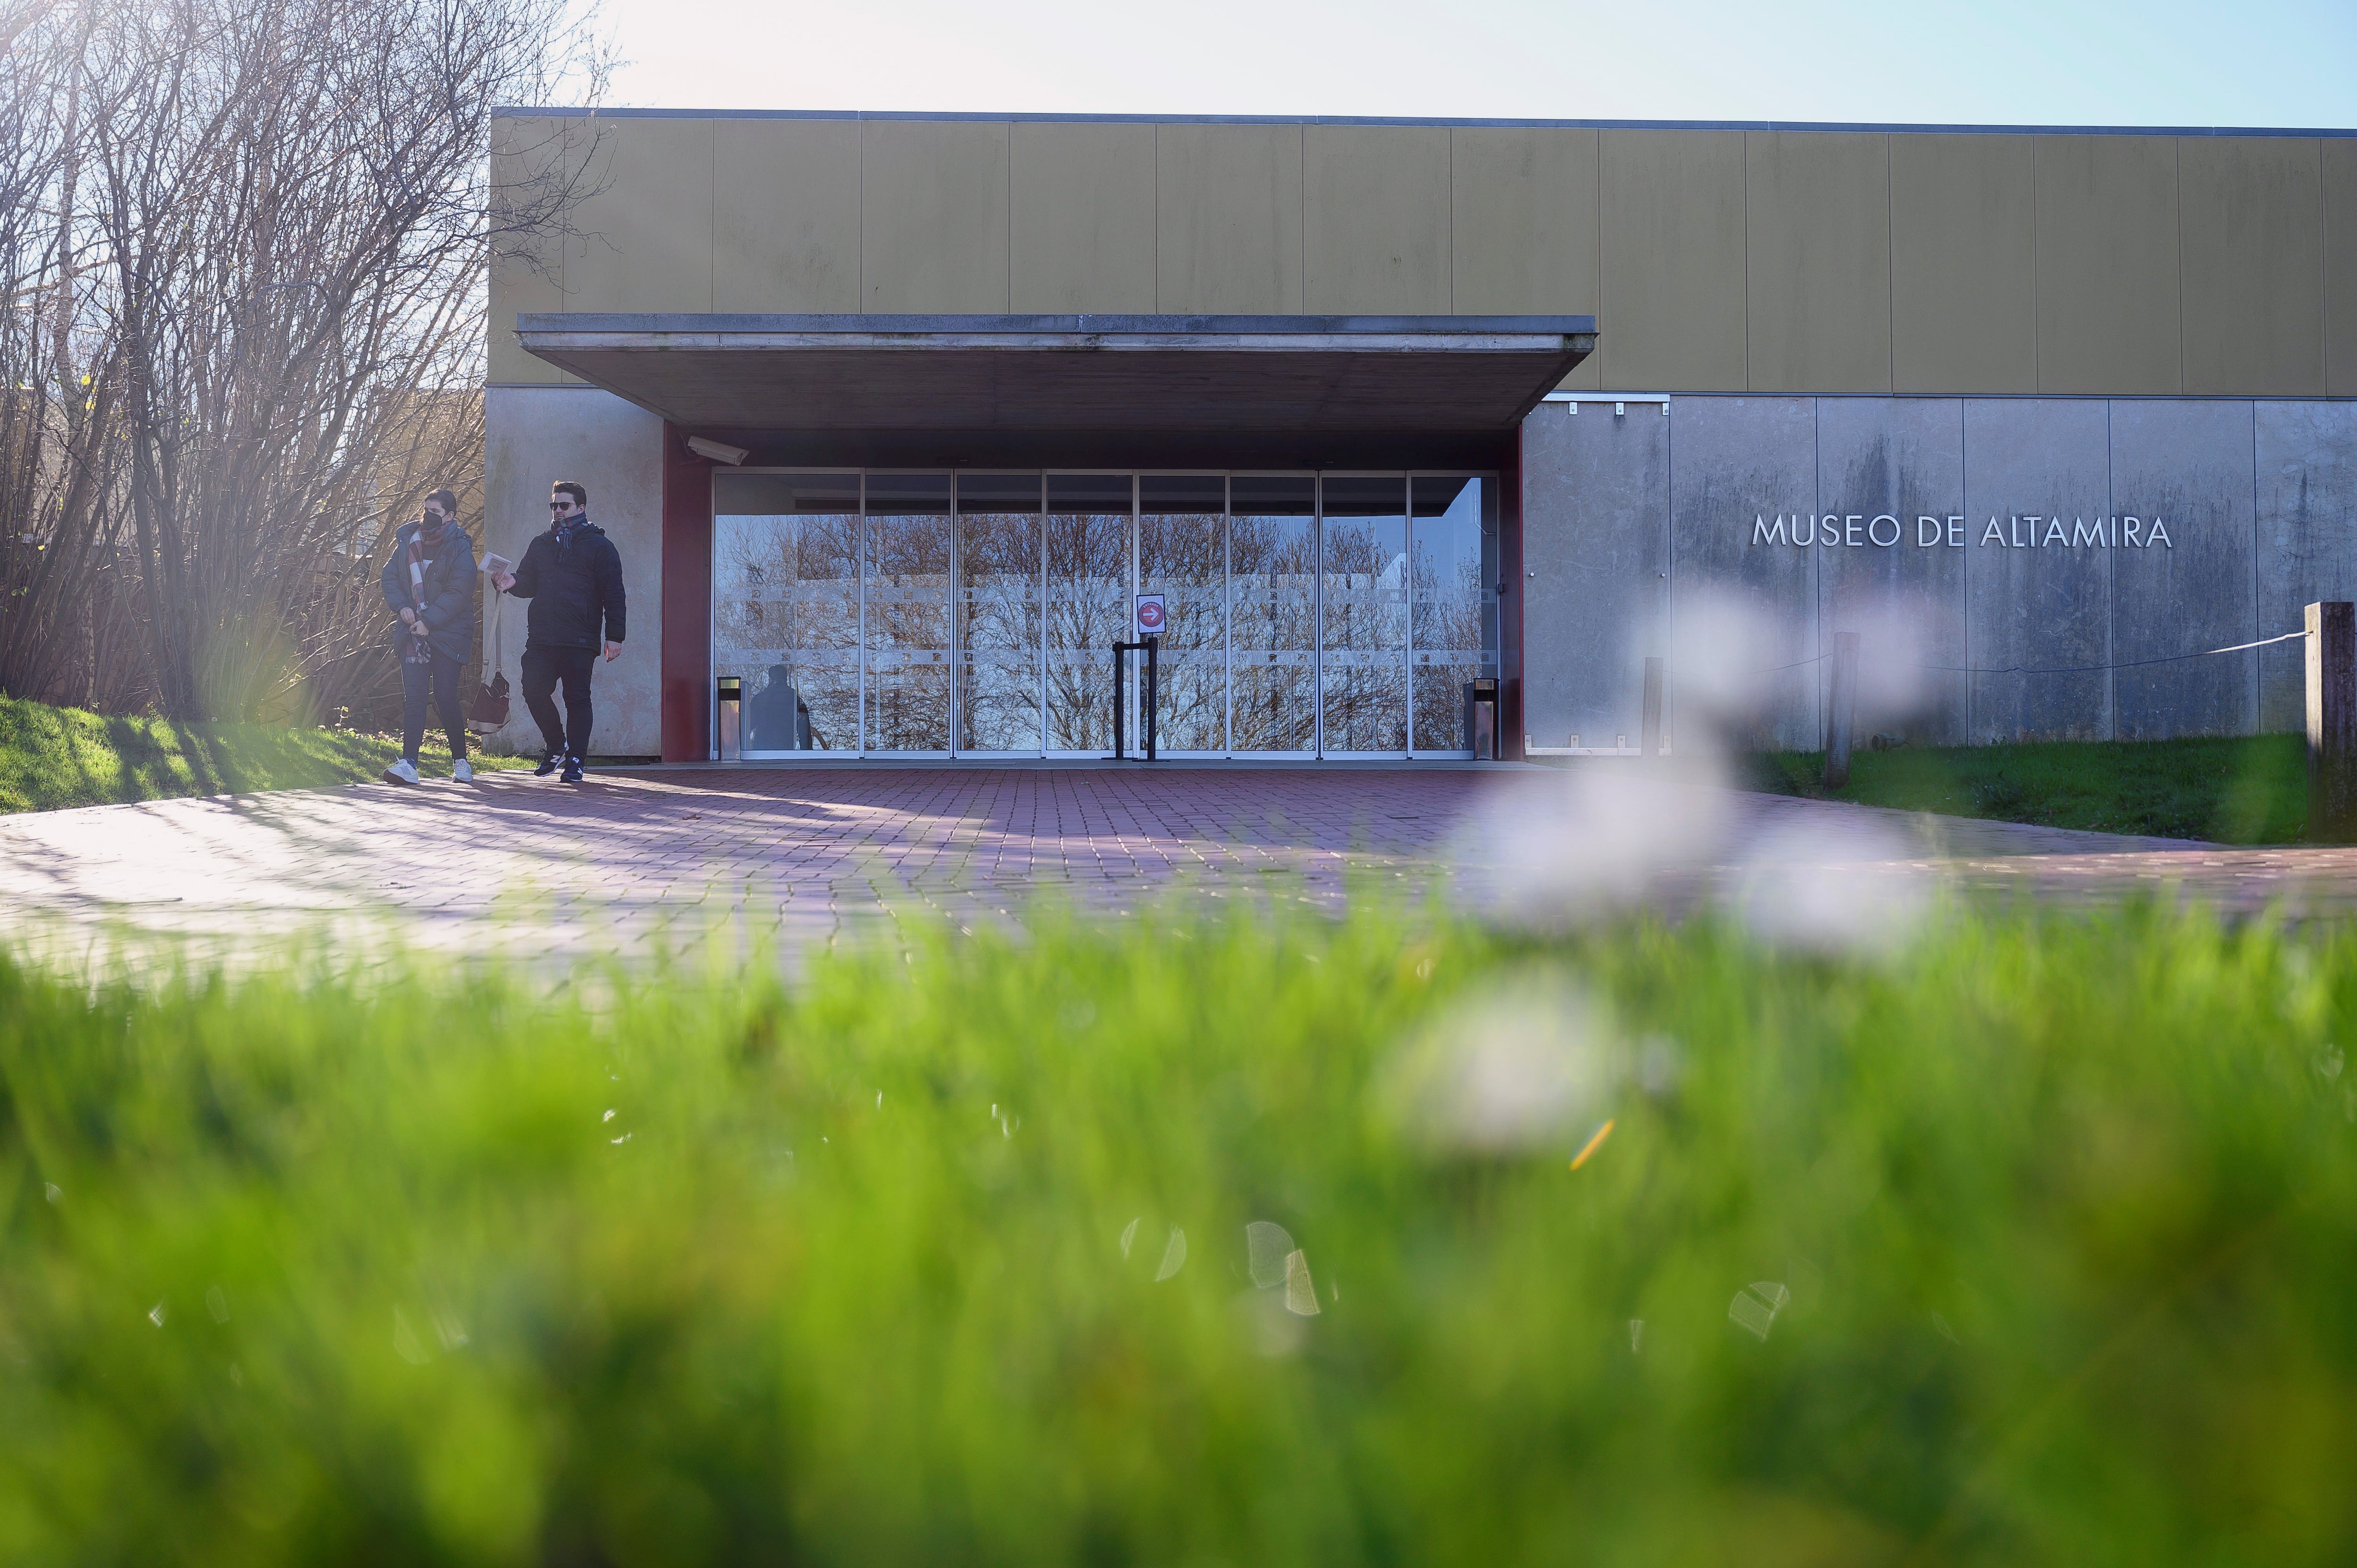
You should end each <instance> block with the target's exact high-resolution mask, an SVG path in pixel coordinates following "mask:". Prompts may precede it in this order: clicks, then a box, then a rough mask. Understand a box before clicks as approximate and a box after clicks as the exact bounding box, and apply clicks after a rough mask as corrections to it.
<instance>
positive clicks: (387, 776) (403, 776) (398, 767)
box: [384, 757, 417, 784]
mask: <svg viewBox="0 0 2357 1568" xmlns="http://www.w3.org/2000/svg"><path fill="white" fill-rule="evenodd" d="M384 781H385V782H386V783H388V784H414V783H416V782H417V764H415V763H414V762H412V761H410V760H409V758H407V757H394V758H393V761H392V763H391V764H390V765H389V766H388V767H387V768H385V770H384Z"/></svg>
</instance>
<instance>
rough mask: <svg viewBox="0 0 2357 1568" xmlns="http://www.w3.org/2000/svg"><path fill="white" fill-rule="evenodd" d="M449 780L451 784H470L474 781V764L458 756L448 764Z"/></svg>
mask: <svg viewBox="0 0 2357 1568" xmlns="http://www.w3.org/2000/svg"><path fill="white" fill-rule="evenodd" d="M450 781H451V782H452V783H453V784H472V783H473V782H474V781H475V765H474V764H473V763H471V762H469V761H468V760H467V759H466V758H465V757H460V758H459V759H458V760H457V761H456V762H454V763H452V764H451V765H450Z"/></svg>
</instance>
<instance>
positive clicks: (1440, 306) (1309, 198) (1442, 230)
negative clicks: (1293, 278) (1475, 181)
mask: <svg viewBox="0 0 2357 1568" xmlns="http://www.w3.org/2000/svg"><path fill="white" fill-rule="evenodd" d="M1448 135H1449V132H1448V126H1446V125H1310V126H1308V127H1306V128H1305V129H1304V131H1303V133H1302V146H1301V152H1302V214H1301V230H1302V307H1303V308H1304V309H1306V310H1308V311H1309V312H1310V313H1311V314H1313V315H1318V316H1445V315H1447V314H1448V309H1449V303H1448V302H1449V279H1448V268H1449V235H1448V178H1449V175H1448Z"/></svg>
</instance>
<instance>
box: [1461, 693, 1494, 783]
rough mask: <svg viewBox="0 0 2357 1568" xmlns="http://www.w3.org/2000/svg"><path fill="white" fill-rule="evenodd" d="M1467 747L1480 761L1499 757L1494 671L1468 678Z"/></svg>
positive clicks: (1489, 760) (1492, 760) (1466, 700)
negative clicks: (1475, 678) (1490, 673)
mask: <svg viewBox="0 0 2357 1568" xmlns="http://www.w3.org/2000/svg"><path fill="white" fill-rule="evenodd" d="M1465 749H1466V750H1468V751H1469V752H1471V753H1472V754H1473V756H1474V757H1475V759H1476V760H1478V761H1481V762H1495V761H1496V760H1497V759H1498V680H1497V677H1496V676H1494V675H1484V676H1482V677H1481V678H1480V680H1478V681H1468V682H1465Z"/></svg>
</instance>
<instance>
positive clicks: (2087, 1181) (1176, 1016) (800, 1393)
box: [0, 911, 2357, 1568]
mask: <svg viewBox="0 0 2357 1568" xmlns="http://www.w3.org/2000/svg"><path fill="white" fill-rule="evenodd" d="M765 974H766V971H760V972H755V973H754V974H752V975H743V974H732V973H729V972H721V971H712V972H705V971H701V970H698V971H694V972H683V973H680V974H676V975H673V976H670V977H667V978H666V977H660V976H657V977H650V976H648V975H647V974H645V973H642V972H631V973H619V972H618V973H614V974H610V975H602V976H601V975H599V974H598V973H597V972H584V973H582V974H579V975H576V977H574V979H573V981H572V982H571V983H568V984H565V985H561V986H559V987H557V988H556V989H555V990H554V993H550V992H549V991H548V989H547V980H546V977H542V978H541V979H540V980H539V981H537V982H535V981H533V980H530V979H528V978H526V977H523V976H516V975H502V974H500V973H499V972H483V971H481V970H479V969H461V968H457V967H454V966H453V965H452V964H451V963H450V962H449V961H447V960H446V959H433V960H419V961H415V962H414V963H411V964H407V965H404V963H402V962H401V961H398V960H395V961H392V962H391V964H390V968H389V971H388V969H386V968H384V967H379V968H376V969H372V970H371V972H370V975H369V978H368V979H367V980H366V981H365V982H361V981H355V980H350V979H346V978H340V977H339V975H338V974H337V973H335V972H332V971H331V970H327V969H322V968H320V967H318V966H317V965H313V966H302V965H296V966H294V967H291V968H290V969H289V970H288V971H287V972H286V973H285V974H284V975H280V976H272V975H266V974H265V975H258V976H253V977H249V978H244V979H240V980H233V981H225V980H220V979H207V978H197V979H191V980H188V981H186V982H184V983H171V984H163V983H148V984H147V985H145V986H144V987H143V988H141V989H140V990H137V991H133V990H128V989H117V988H108V987H104V986H102V987H99V988H97V989H95V990H93V988H92V987H91V985H90V984H89V983H87V982H86V981H85V982H76V983H62V982H60V983H53V982H50V981H47V980H43V979H40V978H37V977H35V976H33V975H30V974H28V973H27V972H22V971H19V970H16V969H10V968H7V967H5V966H0V1561H5V1562H9V1563H17V1562H23V1563H36V1562H38V1563H50V1562H72V1563H151V1562H162V1561H169V1562H174V1563H224V1564H229V1563H234V1564H241V1565H242V1564H255V1563H616V1564H620V1563H665V1564H671V1563H748V1562H793V1563H1025V1564H1035V1563H1236V1564H1243V1563H1333V1564H1356V1563H1369V1564H1376V1563H1383V1564H1407V1563H1415V1564H1423V1563H1469V1564H1476V1563H1478V1564H1484V1565H1489V1564H1503V1563H1513V1564H1521V1563H1631V1564H1648V1565H1651V1564H1667V1565H1681V1564H1695V1565H1709V1568H1725V1565H1727V1564H1731V1563H1741V1564H1765V1565H1768V1568H1803V1565H1807V1568H1823V1565H1829V1564H1830V1565H1841V1564H1869V1563H1890V1564H1898V1563H1921V1564H1946V1563H1972V1564H1991V1565H1998V1564H2002V1565H2005V1568H2019V1565H2022V1564H2044V1563H2053V1564H2072V1565H2078V1564H2085V1563H2102V1564H2123V1565H2126V1564H2135V1565H2138V1568H2144V1565H2151V1564H2176V1563H2186V1564H2229V1563H2267V1564H2271V1565H2283V1564H2310V1563H2314V1564H2324V1563H2347V1562H2350V1561H2352V1557H2357V1487H2351V1486H2350V1484H2349V1475H2350V1455H2351V1454H2352V1452H2357V1289H2352V1259H2357V1095H2352V1090H2351V1082H2352V1078H2351V1075H2350V1074H2349V1073H2348V1072H2347V1071H2346V1070H2345V1068H2344V1061H2345V1055H2344V1047H2345V1043H2348V1042H2352V1041H2357V938H2353V937H2352V933H2351V932H2350V931H2349V930H2347V929H2330V930H2310V931H2309V932H2307V933H2305V934H2303V935H2301V936H2299V937H2298V938H2291V937H2287V936H2285V935H2283V934H2280V933H2279V932H2278V931H2276V929H2272V928H2270V927H2268V926H2266V925H2264V924H2261V925H2256V926H2252V927H2248V928H2245V929H2241V930H2239V931H2236V932H2231V933H2229V932H2222V931H2220V930H2219V929H2216V928H2214V927H2212V926H2211V925H2209V924H2206V923H2204V922H2203V921H2201V919H2199V918H2177V917H2174V916H2164V915H2160V914H2157V913H2153V912H2151V911H2144V912H2131V913H2129V914H2126V915H2122V916H2116V917H2108V918H2100V919H2095V920H2092V921H2090V920H2085V919H2066V918H2038V917H2034V916H1998V915H1987V916H1971V915H1965V914H1952V915H1951V916H1949V917H1947V918H1946V921H1945V923H1943V924H1942V925H1940V926H1938V927H1937V928H1936V929H1933V930H1932V932H1931V933H1930V934H1929V935H1927V936H1925V937H1924V938H1923V939H1922V940H1919V941H1917V942H1916V943H1915V944H1914V945H1912V946H1911V947H1910V948H1908V949H1906V950H1903V951H1902V952H1900V954H1898V955H1897V956H1895V957H1891V958H1888V959H1886V960H1883V961H1879V962H1877V963H1866V962H1863V961H1860V962H1848V961H1827V960H1822V959H1813V960H1812V959H1800V958H1791V957H1779V956H1776V955H1774V954H1771V953H1769V952H1765V951H1762V950H1759V949H1757V948H1754V947H1752V946H1749V945H1747V944H1746V943H1745V942H1744V941H1743V940H1740V939H1738V938H1737V937H1735V936H1733V935H1731V934H1730V933H1729V932H1728V931H1727V930H1726V929H1722V928H1719V927H1717V926H1715V925H1713V924H1711V923H1709V922H1707V921H1696V922H1693V923H1689V924H1687V925H1685V926H1684V927H1682V928H1679V929H1663V928H1661V927H1658V926H1652V925H1638V926H1631V927H1627V928H1623V929H1616V930H1612V931H1609V932H1604V933H1600V934H1597V935H1592V936H1589V937H1587V938H1584V939H1581V940H1578V941H1577V942H1574V943H1572V944H1569V945H1559V946H1528V945H1522V944H1519V943H1517V942H1513V941H1509V940H1503V939H1500V938H1497V937H1493V936H1490V935H1486V934H1484V933H1482V932H1480V931H1478V930H1475V929H1469V928H1464V927H1459V926H1451V925H1449V924H1448V923H1446V922H1445V921H1442V922H1436V921H1435V920H1434V919H1433V918H1417V919H1415V920H1405V919H1393V918H1385V917H1383V916H1381V915H1372V914H1361V915H1360V916H1357V917H1355V918H1352V919H1351V920H1350V921H1348V922H1346V923H1325V922H1319V921H1316V920H1311V919H1308V918H1304V919H1302V920H1300V921H1298V922H1295V923H1277V924H1271V923H1269V922H1268V921H1267V920H1265V919H1258V918H1232V919H1229V920H1227V921H1224V922H1213V923H1195V924H1190V923H1187V922H1184V921H1181V920H1179V919H1177V918H1169V917H1153V918H1141V919H1140V920H1138V921H1134V922H1123V923H1122V924H1120V925H1117V926H1112V927H1094V928H1084V927H1080V926H1069V927H1066V926H1059V925H1056V924H1055V923H1053V922H1035V923H1034V925H1033V928H1032V930H1031V934H1030V935H1029V936H1028V938H1027V939H1026V940H1023V941H1021V942H1020V943H1015V944H1010V943H1007V942H1004V941H1001V940H995V939H991V938H986V937H985V938H980V939H974V940H964V941H958V942H954V943H952V944H948V945H931V941H930V939H927V938H924V937H922V936H921V935H920V938H919V939H918V940H917V945H916V947H915V949H914V950H912V951H911V952H909V953H908V954H906V955H903V954H902V953H899V952H897V951H889V950H852V951H845V952H842V953H839V954H835V955H832V956H825V957H821V958H819V959H817V960H816V961H814V962H813V967H812V968H811V970H810V972H808V974H807V975H806V976H805V977H804V978H803V979H802V980H800V981H798V982H797V983H796V984H795V986H794V988H792V989H791V990H788V989H784V988H781V987H780V985H779V984H777V983H774V982H772V981H770V980H769V979H767V978H763V977H762V976H763V975H765ZM1608 1128H1609V1131H1607V1132H1606V1133H1605V1135H1604V1136H1603V1137H1602V1140H1601V1142H1600V1143H1599V1142H1597V1141H1596V1138H1597V1134H1598V1131H1599V1129H1608ZM1584 1149H1585V1150H1587V1151H1588V1157H1587V1159H1586V1160H1585V1161H1583V1162H1579V1163H1577V1165H1575V1156H1576V1155H1577V1154H1578V1153H1579V1152H1580V1151H1582V1150H1584ZM1254 1226H1274V1227H1281V1228H1282V1230H1283V1231H1284V1232H1285V1235H1283V1236H1282V1237H1280V1236H1278V1235H1276V1234H1275V1232H1274V1231H1272V1230H1258V1231H1256V1232H1254V1231H1248V1229H1247V1228H1248V1227H1254ZM1255 1239H1256V1240H1257V1245H1256V1244H1255ZM1295 1253H1297V1256H1295V1255H1294V1254H1295ZM1313 1308H1314V1314H1313V1312H1312V1309H1313Z"/></svg>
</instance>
